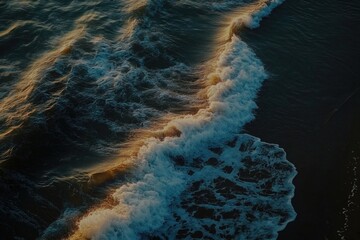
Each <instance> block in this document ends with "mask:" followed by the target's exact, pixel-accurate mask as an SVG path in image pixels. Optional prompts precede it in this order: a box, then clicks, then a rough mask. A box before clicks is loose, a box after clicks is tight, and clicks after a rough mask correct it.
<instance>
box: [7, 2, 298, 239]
mask: <svg viewBox="0 0 360 240" xmlns="http://www.w3.org/2000/svg"><path fill="white" fill-rule="evenodd" d="M282 2H283V1H282V0H267V1H263V0H261V1H256V2H251V3H248V1H245V2H242V3H238V2H233V1H226V2H216V1H209V2H208V3H195V2H192V1H153V0H152V1H136V2H133V1H128V2H126V3H124V4H122V5H121V7H122V12H121V15H122V16H127V17H125V18H124V20H123V27H122V28H120V29H119V30H118V33H119V34H118V35H117V37H116V40H113V41H109V40H106V39H105V38H102V37H100V36H96V37H94V36H93V35H92V34H91V31H93V30H91V28H89V27H88V24H89V23H91V22H92V21H95V22H96V21H101V18H102V16H101V15H100V14H98V13H96V12H95V11H94V12H91V13H88V14H86V15H84V16H82V17H81V18H78V19H77V20H76V22H77V25H76V26H77V27H75V28H74V29H72V30H71V31H70V32H68V33H67V34H66V35H65V36H63V37H62V38H60V39H58V41H57V43H55V45H58V46H59V47H58V48H57V50H53V51H49V52H47V54H45V55H43V56H42V57H40V58H39V59H38V60H37V61H35V62H34V63H33V64H32V65H31V66H29V67H28V68H27V69H28V70H27V71H25V73H23V74H22V75H21V77H20V79H21V80H20V81H19V82H18V83H16V84H15V87H13V88H12V90H11V92H12V93H13V94H9V95H6V94H3V95H1V96H3V97H2V98H1V103H0V104H1V111H2V113H3V114H2V117H1V119H0V120H1V121H2V123H3V127H2V128H1V130H2V131H1V132H0V133H1V135H0V137H1V138H0V141H1V142H2V143H6V144H3V145H2V147H1V150H2V151H1V156H2V158H1V159H2V160H1V161H2V162H1V163H0V164H4V165H5V164H9V165H10V166H12V165H11V159H12V157H13V156H18V155H19V154H22V153H23V152H24V151H25V150H24V149H23V148H19V149H20V150H19V153H17V152H16V151H17V149H18V148H16V147H14V144H17V143H18V140H17V139H18V137H17V136H18V135H20V136H23V135H22V134H24V133H23V132H22V131H21V129H22V128H24V126H28V125H29V126H30V125H37V124H38V125H37V126H46V128H49V129H50V127H51V130H50V131H51V134H53V133H54V132H55V133H57V134H59V135H61V136H60V137H59V138H61V139H62V141H63V140H64V139H66V141H67V142H68V143H70V144H71V145H72V146H79V148H81V149H84V148H86V149H90V150H91V152H95V153H96V154H98V155H101V156H107V157H109V156H111V159H112V161H102V162H100V163H99V162H96V157H95V158H94V159H95V160H94V159H93V160H91V161H90V162H89V164H87V165H86V166H84V165H83V164H82V162H81V161H80V160H77V161H79V162H76V161H75V163H74V162H72V161H69V160H66V159H68V158H70V157H69V156H72V155H73V154H74V152H73V151H70V153H68V154H69V155H64V156H63V157H62V158H61V159H60V160H59V161H58V162H57V163H56V164H55V163H52V164H55V166H58V165H61V167H59V168H54V169H52V170H51V171H48V172H47V176H52V175H54V176H57V177H56V178H52V179H45V180H44V178H41V180H40V181H39V182H41V183H40V185H41V187H44V186H46V187H47V186H50V185H51V186H52V187H53V185H52V184H54V182H56V184H58V182H61V183H69V184H70V185H71V184H73V182H76V185H77V186H80V187H78V188H77V189H81V191H84V192H85V193H81V194H84V195H86V196H90V197H84V198H86V199H91V201H90V200H89V201H87V200H84V202H85V203H82V204H79V205H80V206H79V205H76V204H73V205H71V204H68V203H65V204H63V207H62V208H60V209H61V210H58V212H60V214H58V216H57V218H56V219H55V220H54V221H52V222H51V223H50V224H48V225H47V226H46V227H45V228H44V229H43V230H42V227H37V229H38V232H39V236H38V238H40V239H62V238H66V239H67V238H69V239H129V240H130V239H131V240H134V239H196V238H204V239H276V238H277V236H278V232H279V231H281V230H283V229H284V228H285V227H286V225H287V224H288V223H289V222H290V221H293V220H294V219H295V217H296V212H295V210H294V208H293V206H292V204H291V199H292V198H293V196H294V191H295V188H294V185H293V184H292V181H293V179H294V177H295V176H296V174H297V172H296V169H295V166H294V165H293V164H292V163H290V162H289V161H288V160H287V159H286V153H285V151H284V150H283V149H282V148H280V147H279V146H278V145H276V144H270V143H265V142H262V141H261V140H260V139H259V138H257V137H255V136H251V135H249V134H246V133H243V132H242V130H243V127H244V126H245V124H247V123H249V122H250V121H252V120H253V119H254V118H255V110H256V108H257V105H256V102H255V101H256V96H257V93H258V91H259V89H260V88H261V86H262V83H263V81H264V80H266V78H267V77H268V73H267V71H266V70H265V68H264V66H263V64H262V63H261V60H260V59H258V58H257V56H256V55H255V53H254V52H253V50H252V49H251V48H250V47H249V46H248V45H247V44H246V43H245V42H244V41H242V40H241V31H242V29H243V28H250V29H254V28H257V27H259V26H260V22H261V20H262V19H263V18H264V17H267V16H269V14H270V13H271V11H272V10H273V9H274V8H276V7H277V6H278V5H280V4H281V3H282ZM193 6H196V7H197V8H200V9H201V8H206V7H207V8H209V9H210V10H209V9H208V10H207V11H210V12H220V13H222V12H224V13H226V14H224V15H226V16H224V17H223V18H222V24H221V27H220V28H217V29H215V30H214V31H213V32H214V35H215V37H214V38H213V40H212V41H210V42H211V44H212V45H215V47H211V51H210V52H211V54H210V55H211V56H210V57H209V58H208V60H206V61H200V63H197V64H196V66H195V67H194V66H191V63H186V62H183V61H180V60H179V58H177V57H176V56H181V53H179V52H181V49H176V48H175V47H174V46H173V45H172V44H173V41H175V40H173V39H172V34H174V33H171V27H173V26H171V25H170V26H167V27H168V28H167V30H169V31H170V32H167V31H164V32H163V31H158V29H157V24H159V25H161V24H165V23H162V22H161V20H159V21H158V20H156V19H157V18H158V17H159V16H160V15H161V16H163V17H164V19H165V20H168V19H167V18H169V19H171V11H172V10H173V8H172V7H179V8H181V9H183V11H187V10H188V11H191V7H193ZM189 9H190V10H189ZM139 15H140V16H144V17H143V18H142V19H141V20H139V18H138V17H137V16H139ZM189 15H191V14H189ZM188 17H189V16H188ZM154 19H155V20H154ZM187 20H189V19H187ZM26 24H32V23H28V22H26V23H24V22H23V23H21V24H20V23H18V24H17V25H16V26H15V25H13V26H11V27H10V28H9V29H8V30H6V31H4V32H3V33H0V36H2V34H4V36H6V35H7V34H9V32H11V31H13V29H16V28H17V26H25V25H26ZM165 32H166V33H168V35H166V34H164V33H165ZM105 34H106V29H105V28H104V35H105ZM185 35H186V34H185V33H184V35H182V34H180V37H181V36H185ZM88 38H90V39H91V40H90V41H89V42H88V43H81V42H82V41H84V42H85V40H84V39H88ZM179 42H181V40H179ZM79 48H81V50H82V51H80V50H78V49H79ZM204 49H210V48H204ZM84 50H87V52H85V53H84ZM69 54H70V56H71V57H70V58H69V57H68V55H69ZM186 54H190V53H186V51H185V50H184V55H186ZM191 54H193V52H192V53H191ZM193 56H194V59H195V58H196V57H197V55H196V54H194V55H193ZM190 62H191V61H190ZM199 75H200V76H202V77H199ZM79 76H81V77H84V76H85V77H86V78H87V79H88V81H87V82H80V83H78V82H76V79H78V78H79ZM74 79H75V80H74ZM170 79H171V80H172V81H170ZM185 79H186V80H185ZM189 79H190V80H192V79H196V80H195V81H190V80H189ZM94 86H95V87H94ZM9 88H10V87H9ZM44 89H45V90H44ZM84 89H85V90H84ZM74 96H75V97H74ZM73 97H74V98H73ZM79 98H82V99H85V100H84V103H81V104H78V103H77V102H76V99H79ZM29 99H30V100H29ZM19 106H20V107H19ZM69 106H71V107H72V108H73V110H71V111H73V112H74V113H69V116H70V117H69V118H66V119H65V120H64V121H65V122H66V128H63V127H59V125H57V121H54V122H52V121H51V120H48V116H49V115H51V114H55V115H57V116H58V117H59V119H60V117H61V116H62V114H64V113H66V114H68V111H69V110H67V109H68V108H71V107H69ZM184 106H191V107H184ZM72 114H73V115H74V116H75V115H81V118H76V117H73V115H72ZM54 126H55V127H54ZM139 126H141V127H140V128H139ZM19 129H20V130H19ZM64 129H65V130H64ZM66 131H68V132H66ZM100 133H101V134H100ZM123 133H127V134H126V135H122V134H123ZM99 134H100V135H99ZM87 136H88V138H86V137H87ZM119 136H120V137H119ZM26 137H27V135H26ZM84 138H86V139H87V140H85V141H82V140H83V139H84ZM119 138H120V139H121V140H122V141H121V142H120V143H119ZM54 141H55V140H54ZM56 141H57V140H56ZM56 141H55V142H56ZM116 142H117V143H116ZM56 143H57V142H56ZM55 146H56V144H55ZM90 150H89V151H90ZM75 152H76V154H78V155H79V156H83V151H82V150H81V151H80V150H79V152H77V151H75ZM115 153H116V154H115ZM80 158H81V157H80ZM15 159H17V158H15ZM77 159H79V158H77ZM59 163H61V164H59ZM62 163H64V164H62ZM5 166H6V165H5ZM74 166H76V167H74ZM59 169H60V170H59ZM59 172H61V174H60V173H59ZM41 173H43V170H41ZM60 175H61V176H60ZM9 176H10V174H9ZM8 178H10V177H8ZM54 179H56V180H54ZM26 181H28V180H24V182H26ZM33 181H34V182H35V180H33ZM27 184H28V185H29V186H30V185H31V184H33V183H31V182H30V180H29V181H28V183H27ZM38 184H39V183H38ZM29 188H32V187H29ZM83 188H91V189H102V188H103V189H105V190H98V191H101V194H100V195H99V196H100V197H99V196H96V191H95V192H92V191H90V190H89V191H87V190H84V189H83ZM72 194H75V193H72ZM41 197H42V195H41ZM81 198H82V197H81ZM41 201H43V200H41ZM46 204H48V205H51V204H52V203H46ZM46 204H45V205H46ZM68 205H71V206H69V207H67V206H68ZM5 206H6V207H7V208H11V207H9V206H11V205H6V204H5ZM76 206H77V207H76ZM31 221H32V220H31ZM32 224H34V225H36V223H32ZM45 225H46V224H45Z"/></svg>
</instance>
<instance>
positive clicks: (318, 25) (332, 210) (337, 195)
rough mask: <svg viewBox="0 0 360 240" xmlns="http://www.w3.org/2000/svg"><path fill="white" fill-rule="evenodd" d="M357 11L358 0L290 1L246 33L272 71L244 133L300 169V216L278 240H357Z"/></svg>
mask: <svg viewBox="0 0 360 240" xmlns="http://www.w3.org/2000/svg"><path fill="white" fill-rule="evenodd" d="M359 9H360V5H359V2H358V1H291V0H290V1H287V2H285V3H284V4H283V5H282V6H281V7H279V8H278V9H277V10H276V11H275V12H274V13H273V14H272V15H271V18H269V19H268V20H267V21H264V22H263V25H262V27H261V28H260V29H257V30H255V31H246V32H245V33H243V38H244V39H246V41H247V42H249V45H250V46H251V47H252V48H253V49H255V52H256V53H257V55H258V56H259V57H260V59H262V61H263V62H264V64H265V66H266V68H267V69H268V70H269V71H270V72H271V77H270V79H269V80H268V81H266V82H265V83H264V85H263V88H262V90H261V92H260V95H259V98H258V101H257V102H258V104H259V110H258V111H257V114H256V120H255V121H254V122H253V123H251V124H250V125H249V126H248V127H247V130H248V131H249V132H250V133H251V134H254V135H256V136H260V137H261V138H262V139H265V140H266V141H270V142H277V143H279V144H280V145H281V146H283V147H284V148H285V149H286V152H287V156H288V159H290V160H291V161H292V162H293V163H294V164H295V165H296V167H297V170H298V175H297V177H296V178H295V180H294V184H295V186H296V194H295V198H294V200H293V203H294V206H295V209H296V210H297V213H298V216H297V218H296V220H295V221H294V222H292V223H290V224H289V226H288V227H287V228H286V230H285V231H284V232H282V233H281V234H280V237H279V239H359V238H360V232H359V230H358V227H357V226H360V208H359V202H360V200H359V191H358V190H354V189H356V188H357V186H359V178H358V177H356V176H358V174H359V161H358V160H357V159H358V158H359V149H360V148H359V141H360V130H359V123H360V112H359V110H360V107H359V106H360V92H359V89H360V81H359V76H360V72H359V66H360V61H359V57H358V55H359V50H360V38H359V36H360V33H359V28H358V25H359V21H360V15H359ZM352 191H353V192H354V194H352ZM349 199H350V200H349ZM349 203H350V204H349ZM344 209H345V212H346V214H344V213H343V212H344ZM344 225H346V226H344ZM344 229H345V231H344Z"/></svg>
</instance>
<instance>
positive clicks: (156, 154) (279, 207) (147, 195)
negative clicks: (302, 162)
mask: <svg viewBox="0 0 360 240" xmlns="http://www.w3.org/2000/svg"><path fill="white" fill-rule="evenodd" d="M212 74H216V75H218V77H219V78H220V79H221V82H219V83H218V84H216V85H213V86H211V87H209V88H208V90H207V95H208V99H209V106H208V107H207V108H206V109H203V110H200V111H199V112H198V113H197V114H195V115H189V116H185V117H183V118H180V119H174V120H173V121H171V122H170V123H169V124H168V126H174V127H176V128H177V129H178V130H179V131H181V136H180V137H177V138H171V137H167V138H165V139H164V140H163V141H160V140H159V139H154V138H153V139H148V141H147V143H146V144H145V145H144V146H143V147H142V148H141V150H140V152H139V154H138V156H137V159H135V161H136V162H137V165H138V170H137V176H138V177H137V178H136V179H133V181H131V182H129V183H127V184H125V185H123V186H121V187H119V188H118V189H117V190H116V191H115V192H114V194H113V195H112V198H113V199H114V200H115V202H116V204H115V205H114V206H111V207H109V208H98V209H95V210H94V211H92V212H91V213H90V214H89V215H87V216H85V217H84V218H83V219H82V220H81V221H80V222H79V224H78V228H79V229H78V234H80V235H81V236H82V237H85V238H91V239H143V238H146V237H147V236H157V237H160V238H161V237H164V236H172V237H174V236H177V237H183V238H190V237H193V238H195V237H196V236H200V234H202V235H203V236H204V235H206V236H208V237H209V236H210V235H209V234H210V233H212V232H213V229H211V227H212V225H211V224H215V226H214V228H215V232H216V233H214V234H213V237H215V238H222V237H224V234H230V235H232V236H233V237H234V236H235V237H236V238H238V239H253V238H254V237H255V236H263V237H266V238H267V239H274V238H276V236H277V231H279V230H281V229H283V228H284V227H285V226H286V223H287V222H288V221H290V220H292V219H294V217H295V215H296V214H295V212H294V210H293V208H292V205H291V203H290V199H291V197H292V196H293V191H294V187H293V185H292V183H291V181H292V179H293V177H294V176H295V174H296V171H295V168H294V166H293V165H292V164H290V163H289V162H288V161H286V159H285V157H284V155H285V154H284V152H283V151H282V150H281V149H279V148H278V147H277V146H274V145H268V144H265V143H262V142H260V141H259V140H258V139H256V138H254V137H251V136H248V135H238V133H239V132H240V131H241V129H242V127H243V126H244V124H246V123H248V122H249V121H251V120H252V119H253V118H254V114H253V111H254V110H255V108H256V104H255V102H254V99H255V98H256V94H257V91H258V90H259V88H260V87H261V84H262V82H263V80H264V79H265V78H266V72H265V70H264V67H263V66H262V64H261V62H260V60H259V59H257V58H256V56H255V54H254V52H253V51H252V50H251V49H250V48H249V47H248V46H247V45H246V44H245V43H244V42H243V41H241V40H240V39H239V38H238V37H236V36H233V37H232V39H231V41H229V42H228V43H227V45H226V47H225V49H224V51H223V53H222V54H221V56H220V57H219V60H218V62H217V66H216V70H215V72H214V73H212ZM234 139H235V140H234ZM233 140H234V141H235V143H233V144H232V143H231V142H232V141H233ZM231 145H232V146H231ZM230 146H231V147H230ZM242 146H243V147H242ZM246 156H248V157H250V160H249V161H248V160H246V159H248V158H246ZM212 157H213V158H214V159H216V161H218V163H214V164H212V163H211V161H215V160H210V159H211V158H212ZM209 161H210V162H209ZM247 164H248V165H247ZM276 164H279V165H278V166H277V167H276V166H275V165H276ZM199 166H201V167H199ZM230 167H231V168H232V169H233V170H232V171H231V172H230ZM244 167H245V168H244ZM226 169H228V170H226ZM241 169H243V170H241ZM251 169H252V170H251ZM269 169H271V170H272V171H268V170H269ZM250 170H251V171H253V172H251V171H250ZM246 171H250V172H248V175H249V176H248V179H246V178H247V177H246ZM256 172H257V174H255V175H252V173H256ZM242 174H244V175H242ZM219 178H220V180H219V181H220V183H219V185H218V186H215V185H216V184H215V183H216V182H215V181H216V179H219ZM251 178H252V179H251ZM224 179H225V180H228V181H230V182H231V183H232V186H226V184H227V183H226V181H225V180H224ZM198 181H203V182H202V183H201V184H202V187H200V188H204V189H207V190H208V191H210V192H212V193H213V194H214V195H216V199H217V200H219V202H218V203H219V205H217V204H213V206H210V205H211V204H210V203H209V202H206V201H208V200H209V199H208V198H206V197H205V198H201V195H200V193H199V194H197V193H195V194H194V195H192V194H193V193H194V191H193V189H191V188H192V186H193V185H194V184H195V183H196V182H198ZM221 181H223V182H222V183H221ZM224 181H225V182H224ZM269 181H270V182H269ZM266 182H268V184H270V185H266ZM214 184H215V185H214ZM224 184H225V185H224ZM223 187H230V188H233V189H229V191H230V192H229V194H235V196H234V197H233V198H232V197H229V196H228V197H226V196H220V195H221V193H219V192H220V191H221V188H223ZM240 187H241V189H245V190H246V191H244V192H239V191H237V192H236V191H233V192H231V191H232V190H234V189H235V190H236V189H238V188H240ZM266 189H268V190H269V191H270V192H267V193H266V192H264V191H265V190H266ZM189 196H199V197H200V200H199V201H200V202H199V203H195V202H194V203H192V202H191V201H190V202H189V204H194V207H195V210H193V212H191V210H189V211H188V207H189V205H187V204H183V203H186V200H187V199H188V200H189ZM234 199H237V200H241V199H248V200H247V203H246V202H244V201H239V202H237V201H234ZM192 200H194V199H192ZM194 201H195V200H194ZM220 203H221V204H223V205H221V204H220ZM196 204H197V205H196ZM206 206H208V208H206ZM196 207H197V208H198V209H197V210H196ZM199 207H203V208H204V207H205V208H206V209H208V210H204V211H203V213H204V216H202V215H201V213H196V211H199ZM209 209H210V210H209ZM254 209H255V211H254ZM215 210H216V211H218V214H226V212H227V211H230V210H236V211H239V212H241V211H244V212H246V213H250V212H252V213H253V215H251V216H250V215H249V216H247V215H237V214H236V213H234V215H233V216H230V217H229V219H232V220H233V221H226V222H227V223H228V225H226V226H220V225H217V223H216V221H215V220H216V219H217V217H216V216H212V214H211V212H212V211H215ZM209 211H210V212H209ZM230 215H231V214H230ZM246 216H247V217H248V219H247V220H246V219H245V218H246ZM205 218H206V219H205ZM223 218H224V217H223ZM220 219H221V217H220ZM239 221H240V224H238V222H239ZM241 221H243V222H242V223H241ZM242 224H243V225H242ZM244 224H246V229H241V227H242V226H245V225H244ZM186 226H191V227H192V229H185V230H184V229H183V227H185V228H186ZM207 227H209V229H207ZM259 229H261V231H260V230H259ZM179 231H180V232H179ZM181 231H182V232H181ZM184 231H187V232H186V233H185V232H184ZM199 231H200V233H199ZM179 234H180V235H181V234H185V235H184V236H180V235H179Z"/></svg>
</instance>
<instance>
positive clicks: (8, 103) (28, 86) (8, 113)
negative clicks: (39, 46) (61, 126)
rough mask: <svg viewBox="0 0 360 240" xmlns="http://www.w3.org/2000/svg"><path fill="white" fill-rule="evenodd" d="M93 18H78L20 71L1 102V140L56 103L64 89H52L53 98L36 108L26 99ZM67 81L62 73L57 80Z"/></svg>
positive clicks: (65, 53)
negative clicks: (14, 84) (53, 91)
mask: <svg viewBox="0 0 360 240" xmlns="http://www.w3.org/2000/svg"><path fill="white" fill-rule="evenodd" d="M93 17H94V15H93V14H92V15H90V16H83V17H81V18H80V19H79V20H78V21H76V27H75V28H74V29H73V30H72V31H70V32H68V33H67V34H66V35H64V36H63V37H61V38H60V39H59V40H58V41H57V44H56V45H57V46H56V49H54V50H51V51H49V52H45V53H44V54H43V55H42V56H40V57H39V58H38V59H37V60H35V61H34V62H33V63H32V64H31V65H30V66H29V67H28V69H26V70H25V71H24V72H23V73H22V74H21V78H20V80H19V82H18V83H17V84H16V86H15V87H14V89H13V90H12V91H11V92H9V94H8V96H7V97H5V98H4V99H3V100H2V101H1V103H0V113H1V114H2V115H3V116H4V117H5V119H6V125H8V126H9V127H8V128H6V129H5V130H4V131H3V132H1V133H0V139H1V138H4V137H6V136H8V135H9V134H11V133H12V132H14V131H16V130H17V129H18V128H19V127H20V126H21V125H22V124H23V123H24V121H26V120H27V119H28V118H29V117H30V116H31V115H33V114H34V113H35V112H37V111H41V110H44V109H48V108H49V107H51V106H52V104H54V103H55V102H56V99H57V98H56V96H58V95H59V94H60V93H59V92H61V91H62V90H63V89H60V90H58V91H57V92H55V93H54V97H53V98H51V100H50V101H49V102H46V103H43V106H40V107H41V108H42V109H39V108H36V107H35V106H34V105H33V104H32V103H31V102H28V99H29V96H30V95H31V94H32V93H33V92H34V90H35V89H36V88H37V85H38V84H39V82H40V80H41V78H42V76H43V74H44V71H46V70H47V69H49V68H50V67H51V66H52V65H53V64H54V63H55V61H56V60H57V59H58V58H59V57H61V56H64V55H67V54H69V53H70V52H71V50H72V48H73V45H74V43H75V42H76V41H77V40H78V39H80V38H81V37H83V36H84V34H85V31H86V30H85V28H86V22H87V21H89V20H91V18H93ZM14 28H15V27H14ZM7 31H10V30H7ZM66 80H67V78H66V76H65V77H61V78H59V79H58V80H57V81H66ZM64 86H65V85H64Z"/></svg>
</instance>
